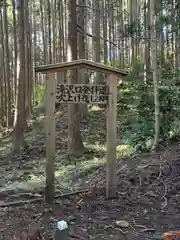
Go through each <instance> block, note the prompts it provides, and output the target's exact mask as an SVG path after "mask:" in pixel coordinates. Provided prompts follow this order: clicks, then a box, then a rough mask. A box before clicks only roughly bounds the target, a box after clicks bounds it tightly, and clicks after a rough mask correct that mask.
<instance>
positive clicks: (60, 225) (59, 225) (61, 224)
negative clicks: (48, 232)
mask: <svg viewBox="0 0 180 240" xmlns="http://www.w3.org/2000/svg"><path fill="white" fill-rule="evenodd" d="M57 228H58V229H59V230H60V231H62V230H64V229H66V228H68V224H67V222H65V221H64V220H62V221H59V222H57Z"/></svg>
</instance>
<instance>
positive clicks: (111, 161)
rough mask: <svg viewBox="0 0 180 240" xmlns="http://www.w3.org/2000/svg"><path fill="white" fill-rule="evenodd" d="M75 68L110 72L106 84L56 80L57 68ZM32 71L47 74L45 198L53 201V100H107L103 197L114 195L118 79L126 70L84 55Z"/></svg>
mask: <svg viewBox="0 0 180 240" xmlns="http://www.w3.org/2000/svg"><path fill="white" fill-rule="evenodd" d="M77 68H85V69H90V70H93V71H99V72H103V73H106V74H109V76H108V79H107V85H90V84H74V85H73V84H60V85H59V84H58V85H57V84H56V80H55V73H56V72H60V71H66V70H71V69H77ZM35 72H36V73H39V72H41V73H46V74H47V77H48V78H47V94H46V100H47V101H46V137H47V142H46V201H47V202H49V203H52V202H53V200H54V178H55V177H54V172H55V169H54V160H55V146H56V145H55V127H56V124H55V103H56V102H61V103H68V104H69V103H90V104H96V103H98V104H107V172H106V197H107V198H114V197H116V190H117V184H116V145H117V80H118V78H122V77H124V76H126V75H127V74H128V72H126V71H124V70H121V69H118V68H115V67H110V66H106V65H103V64H100V63H96V62H92V61H89V60H85V59H81V60H76V61H72V62H65V63H59V64H49V65H43V66H38V67H36V68H35Z"/></svg>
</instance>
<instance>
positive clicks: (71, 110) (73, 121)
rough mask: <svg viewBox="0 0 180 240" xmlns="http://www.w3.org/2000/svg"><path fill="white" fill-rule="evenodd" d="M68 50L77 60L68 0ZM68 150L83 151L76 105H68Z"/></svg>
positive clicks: (73, 73) (73, 81)
mask: <svg viewBox="0 0 180 240" xmlns="http://www.w3.org/2000/svg"><path fill="white" fill-rule="evenodd" d="M68 7H69V25H68V30H69V49H70V51H71V58H72V60H77V19H76V1H74V0H69V6H68ZM70 83H71V84H76V83H77V70H72V71H71V73H70ZM68 150H69V152H70V153H78V152H82V151H83V150H84V145H83V141H82V137H81V134H80V116H79V110H78V104H69V105H68Z"/></svg>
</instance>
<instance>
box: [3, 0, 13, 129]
mask: <svg viewBox="0 0 180 240" xmlns="http://www.w3.org/2000/svg"><path fill="white" fill-rule="evenodd" d="M3 9H4V11H3V28H4V57H5V59H4V68H5V81H6V93H7V106H6V110H7V126H8V127H10V126H11V122H12V119H11V78H10V66H9V62H10V59H9V34H8V19H7V1H6V0H3Z"/></svg>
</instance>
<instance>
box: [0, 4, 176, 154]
mask: <svg viewBox="0 0 180 240" xmlns="http://www.w3.org/2000/svg"><path fill="white" fill-rule="evenodd" d="M73 4H74V3H73V2H72V1H70V0H69V1H66V0H62V1H56V0H51V1H50V0H41V1H35V0H29V1H27V0H24V1H23V0H7V1H6V0H2V1H1V5H0V31H1V32H0V128H1V133H2V135H3V136H4V135H6V134H8V133H9V131H10V132H12V131H13V132H14V136H15V138H14V148H15V149H16V150H18V149H19V148H20V146H21V145H23V142H24V132H25V131H26V129H27V127H28V124H29V121H30V119H31V118H32V116H33V114H34V106H37V105H38V106H39V104H43V102H44V100H45V77H44V76H42V75H37V74H35V73H34V67H35V66H37V65H42V64H50V63H57V62H64V61H69V60H72V59H82V58H86V59H89V60H94V61H97V62H101V63H104V64H106V65H112V66H115V67H118V68H122V69H125V70H128V71H129V76H128V77H127V78H126V79H125V80H123V81H122V82H120V88H119V92H118V116H119V117H118V119H119V120H118V134H119V136H120V137H121V136H123V137H122V142H123V143H124V144H128V145H131V146H133V147H134V148H135V149H136V150H147V149H149V148H153V149H155V148H157V147H158V145H159V143H164V142H166V141H167V140H169V139H170V138H174V137H175V138H177V137H178V136H179V132H180V128H179V111H180V110H179V105H180V98H179V95H180V91H179V85H180V81H179V75H180V71H179V68H180V66H179V64H180V41H179V40H180V39H179V38H180V26H179V24H180V21H179V20H180V19H179V18H180V1H179V0H157V1H154V0H120V1H115V0H114V1H108V0H94V1H91V0H78V1H76V4H74V6H75V7H74V8H72V6H73ZM74 16H75V17H74ZM72 19H73V20H72ZM72 39H76V40H75V41H73V40H72ZM56 78H57V80H58V82H68V81H69V75H67V74H66V73H58V74H57V75H56ZM75 81H76V82H78V83H85V82H86V83H88V82H91V81H95V82H96V83H103V82H104V81H105V80H104V77H103V76H102V74H99V73H97V74H94V73H92V72H90V71H85V70H81V71H79V72H78V75H77V76H76V80H75ZM85 108H86V107H85ZM76 110H77V111H78V109H76ZM81 111H84V112H86V110H85V109H81Z"/></svg>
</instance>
